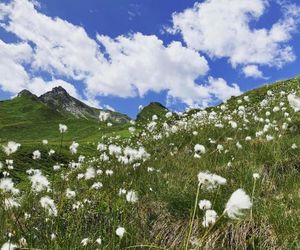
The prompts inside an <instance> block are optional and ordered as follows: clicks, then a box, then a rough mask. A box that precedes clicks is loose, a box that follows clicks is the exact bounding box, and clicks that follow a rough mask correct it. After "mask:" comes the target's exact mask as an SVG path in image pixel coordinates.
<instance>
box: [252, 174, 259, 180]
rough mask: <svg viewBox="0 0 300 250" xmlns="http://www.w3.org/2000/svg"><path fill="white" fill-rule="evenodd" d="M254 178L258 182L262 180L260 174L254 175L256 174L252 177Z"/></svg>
mask: <svg viewBox="0 0 300 250" xmlns="http://www.w3.org/2000/svg"><path fill="white" fill-rule="evenodd" d="M252 177H253V179H254V180H257V179H259V178H260V174H259V173H254V174H253V175H252Z"/></svg>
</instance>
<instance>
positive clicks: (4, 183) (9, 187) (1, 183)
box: [0, 178, 20, 194]
mask: <svg viewBox="0 0 300 250" xmlns="http://www.w3.org/2000/svg"><path fill="white" fill-rule="evenodd" d="M0 190H2V191H4V192H7V193H12V194H18V193H19V192H20V190H19V189H17V188H15V187H14V183H13V181H12V179H11V178H2V179H1V180H0Z"/></svg>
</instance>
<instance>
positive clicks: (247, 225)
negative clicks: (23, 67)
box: [0, 77, 300, 249]
mask: <svg viewBox="0 0 300 250" xmlns="http://www.w3.org/2000/svg"><path fill="white" fill-rule="evenodd" d="M299 83H300V78H299V77H298V78H294V79H290V80H286V81H281V82H277V83H275V84H270V85H266V86H264V87H262V88H258V89H255V90H252V91H249V92H247V93H245V94H243V95H241V96H238V97H232V98H231V99H230V100H228V101H227V102H225V103H222V104H220V105H218V106H216V107H211V108H207V109H203V110H197V109H192V110H189V111H188V112H185V113H176V114H175V113H172V112H170V111H168V110H167V109H166V108H165V107H163V106H162V105H159V104H157V103H152V104H150V105H149V106H148V107H145V108H144V109H142V110H141V111H140V114H139V115H138V119H137V120H136V121H132V120H131V121H126V119H125V120H124V123H122V124H118V123H114V124H113V123H111V122H108V120H111V121H112V122H113V119H112V118H111V115H112V114H111V113H109V112H105V111H100V114H101V115H100V117H99V119H98V120H93V119H94V118H91V119H87V118H86V117H82V118H80V117H77V118H74V117H73V118H71V115H70V114H68V115H66V114H65V115H63V113H61V112H58V111H55V110H51V109H50V108H48V106H47V105H45V104H43V103H42V102H41V101H39V100H38V99H36V97H34V96H32V95H31V94H29V93H27V94H26V95H24V93H23V94H22V93H21V94H20V95H19V96H17V97H15V98H14V99H12V100H8V101H3V102H2V103H1V104H0V108H1V135H0V136H1V144H2V152H1V159H2V161H1V173H2V178H1V181H0V189H1V202H2V203H1V204H2V205H1V210H0V216H1V217H0V218H1V219H0V221H1V225H0V230H1V231H0V232H1V238H0V239H1V242H3V244H4V246H8V245H10V248H9V249H14V247H18V248H21V249H28V248H30V249H80V248H84V249H96V248H98V249H232V248H233V249H298V248H299V247H300V245H299V240H300V238H299V230H298V229H299V227H300V213H299V208H300V196H299V188H300V175H299V164H300V163H299V162H300V157H299V150H300V148H299V147H300V135H299V131H300V127H299V122H300V113H299V112H298V111H299V110H300V98H298V97H297V94H299V93H300V87H299V86H300V85H299ZM53 98H55V96H54V97H53ZM26 110H28V111H26ZM46 112H53V114H51V115H49V114H47V113H46ZM104 113H105V114H107V115H105V114H104ZM41 115H47V116H48V115H49V117H51V119H50V120H48V121H46V123H45V124H43V123H39V120H40V119H39V117H40V116H41ZM16 121H18V122H17V123H16ZM47 135H48V136H47ZM88 135H89V136H88ZM22 138H24V139H22ZM29 138H31V139H29ZM4 249H7V248H4Z"/></svg>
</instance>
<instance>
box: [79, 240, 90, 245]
mask: <svg viewBox="0 0 300 250" xmlns="http://www.w3.org/2000/svg"><path fill="white" fill-rule="evenodd" d="M89 241H90V240H89V238H84V239H83V240H82V241H81V245H82V246H87V244H88V243H89Z"/></svg>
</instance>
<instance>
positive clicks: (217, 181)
mask: <svg viewBox="0 0 300 250" xmlns="http://www.w3.org/2000/svg"><path fill="white" fill-rule="evenodd" d="M198 181H199V185H203V186H204V187H205V188H207V189H213V188H215V187H217V186H218V185H224V184H226V179H225V178H223V177H222V176H219V175H216V174H211V173H209V172H200V173H199V174H198Z"/></svg>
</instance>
